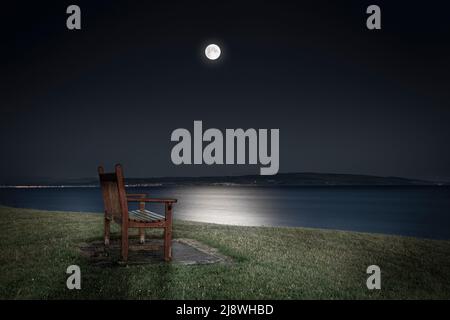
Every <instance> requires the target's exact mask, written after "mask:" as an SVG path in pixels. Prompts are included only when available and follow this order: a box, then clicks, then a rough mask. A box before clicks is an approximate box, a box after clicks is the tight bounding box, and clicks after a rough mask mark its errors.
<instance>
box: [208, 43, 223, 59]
mask: <svg viewBox="0 0 450 320" xmlns="http://www.w3.org/2000/svg"><path fill="white" fill-rule="evenodd" d="M205 55H206V57H207V58H208V59H209V60H216V59H218V58H219V57H220V48H219V46H218V45H217V44H210V45H209V46H207V47H206V49H205Z"/></svg>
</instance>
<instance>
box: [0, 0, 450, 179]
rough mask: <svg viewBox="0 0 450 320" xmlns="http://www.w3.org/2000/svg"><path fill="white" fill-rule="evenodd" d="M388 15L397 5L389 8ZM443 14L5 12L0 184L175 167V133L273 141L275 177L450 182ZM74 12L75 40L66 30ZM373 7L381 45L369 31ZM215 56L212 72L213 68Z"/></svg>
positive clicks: (176, 170)
mask: <svg viewBox="0 0 450 320" xmlns="http://www.w3.org/2000/svg"><path fill="white" fill-rule="evenodd" d="M393 2H395V4H394V3H393ZM445 3H446V2H445V1H426V2H424V1H421V2H415V1H317V0H315V1H300V0H299V1H291V2H283V1H261V0H259V1H243V0H241V1H229V0H228V1H208V2H199V1H178V2H175V1H161V3H158V2H157V1H145V2H144V1H70V2H69V1H54V2H53V3H52V2H46V1H34V2H30V4H27V3H24V2H18V3H17V4H15V5H6V4H2V7H1V10H0V12H1V13H0V15H1V21H0V34H1V40H2V41H1V43H2V44H1V52H0V58H1V60H0V61H1V62H0V63H1V72H0V81H1V86H0V107H1V111H0V150H1V157H0V184H2V183H16V182H27V181H35V180H36V179H40V178H51V179H66V178H76V177H80V178H81V177H95V176H96V167H97V165H99V164H104V165H105V166H108V167H111V166H112V165H113V164H114V163H118V162H120V163H122V164H123V165H124V166H125V173H126V175H127V176H133V177H152V176H196V175H201V176H205V175H238V174H258V173H259V168H260V165H253V166H248V165H239V166H238V165H234V166H225V165H222V166H219V165H215V166H206V165H202V166H194V165H191V166H175V165H173V164H172V162H171V159H170V152H171V149H172V147H173V145H174V144H175V143H173V142H171V141H170V135H171V133H172V131H173V130H174V129H176V128H187V129H189V130H190V131H191V132H192V130H193V121H194V120H202V121H203V126H204V128H205V129H206V128H219V129H221V130H225V128H244V129H247V128H255V129H258V128H267V129H271V128H279V129H280V172H294V171H295V172H329V173H355V174H371V175H381V176H403V177H410V178H425V179H433V180H450V148H449V140H450V139H449V138H450V80H449V79H450V78H449V75H450V18H449V15H450V13H449V12H450V5H448V4H445ZM70 4H77V5H79V6H80V7H81V12H82V29H81V30H79V31H69V30H68V29H67V28H66V19H67V16H68V15H67V14H66V8H67V6H68V5H70ZM370 4H378V5H379V6H380V7H381V11H382V30H375V31H370V30H368V29H367V28H366V18H367V16H368V15H367V14H366V8H367V6H368V5H370ZM209 43H217V44H219V45H220V46H221V48H222V56H221V58H220V59H219V60H218V61H216V62H211V61H207V60H206V58H205V57H204V53H203V51H204V48H205V47H206V45H207V44H209Z"/></svg>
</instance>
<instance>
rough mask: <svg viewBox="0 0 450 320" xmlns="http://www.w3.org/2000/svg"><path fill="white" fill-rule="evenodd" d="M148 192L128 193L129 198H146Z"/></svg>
mask: <svg viewBox="0 0 450 320" xmlns="http://www.w3.org/2000/svg"><path fill="white" fill-rule="evenodd" d="M146 196H147V194H146V193H127V198H145V197H146Z"/></svg>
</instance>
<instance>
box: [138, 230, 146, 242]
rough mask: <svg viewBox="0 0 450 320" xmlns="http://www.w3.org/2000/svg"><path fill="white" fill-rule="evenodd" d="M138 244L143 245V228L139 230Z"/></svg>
mask: <svg viewBox="0 0 450 320" xmlns="http://www.w3.org/2000/svg"><path fill="white" fill-rule="evenodd" d="M139 243H140V244H144V243H145V228H139Z"/></svg>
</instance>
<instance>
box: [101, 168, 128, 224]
mask: <svg viewBox="0 0 450 320" xmlns="http://www.w3.org/2000/svg"><path fill="white" fill-rule="evenodd" d="M98 176H99V179H100V187H101V189H102V195H103V203H104V206H105V217H107V218H116V219H120V220H125V221H127V220H128V204H127V196H126V192H125V183H124V178H123V170H122V166H121V165H119V164H118V165H116V170H115V172H112V173H105V172H104V170H103V167H101V166H100V167H98Z"/></svg>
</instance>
